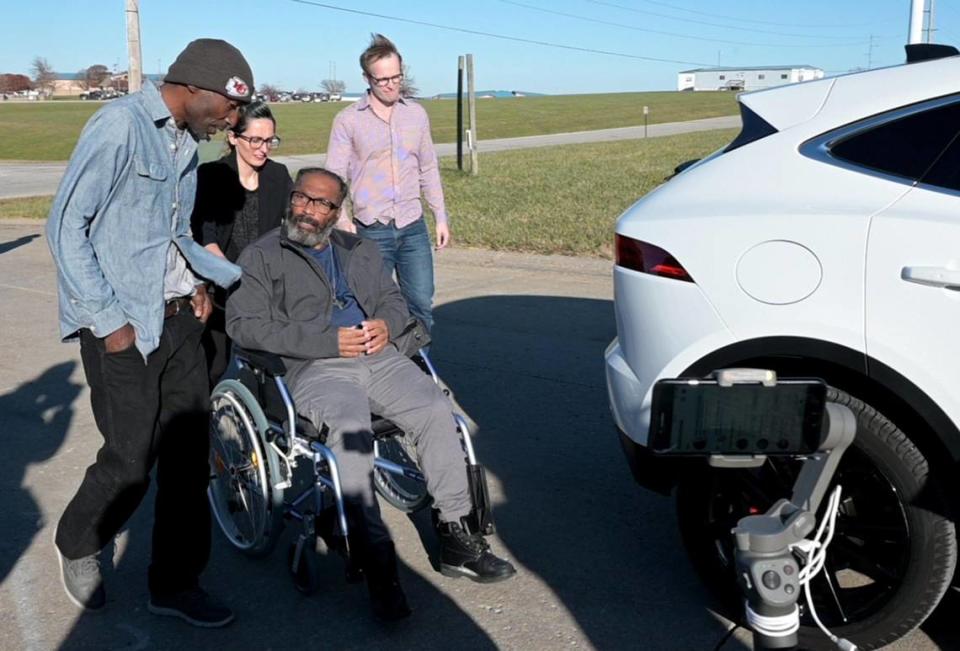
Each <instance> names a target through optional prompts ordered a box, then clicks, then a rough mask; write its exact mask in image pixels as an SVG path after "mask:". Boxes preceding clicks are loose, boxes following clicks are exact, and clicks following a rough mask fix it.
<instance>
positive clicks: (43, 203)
mask: <svg viewBox="0 0 960 651" xmlns="http://www.w3.org/2000/svg"><path fill="white" fill-rule="evenodd" d="M52 203H53V197H23V198H18V199H0V219H10V218H12V217H18V218H26V219H46V218H47V214H48V213H49V212H50V204H52Z"/></svg>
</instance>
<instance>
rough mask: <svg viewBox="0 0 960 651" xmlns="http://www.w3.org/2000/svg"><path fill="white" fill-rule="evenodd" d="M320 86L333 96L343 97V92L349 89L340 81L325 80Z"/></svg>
mask: <svg viewBox="0 0 960 651" xmlns="http://www.w3.org/2000/svg"><path fill="white" fill-rule="evenodd" d="M320 85H321V86H322V87H323V90H324V91H326V92H328V93H330V94H331V95H333V94H337V95H343V91H345V90H346V89H347V83H346V82H345V81H341V80H339V79H324V80H323V81H321V82H320Z"/></svg>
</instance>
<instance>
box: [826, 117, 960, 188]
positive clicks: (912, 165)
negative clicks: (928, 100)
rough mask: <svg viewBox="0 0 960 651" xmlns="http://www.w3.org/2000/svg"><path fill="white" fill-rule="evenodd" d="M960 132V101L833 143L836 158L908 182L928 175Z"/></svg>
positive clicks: (884, 123) (898, 119)
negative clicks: (901, 178) (907, 180)
mask: <svg viewBox="0 0 960 651" xmlns="http://www.w3.org/2000/svg"><path fill="white" fill-rule="evenodd" d="M958 130H960V102H953V103H951V104H945V105H939V106H934V107H931V108H928V109H925V110H921V111H918V112H914V113H911V114H909V115H906V116H904V117H901V118H897V119H893V120H890V121H887V122H883V123H881V124H879V125H877V126H875V127H872V128H870V129H867V130H866V131H860V132H858V133H856V134H854V135H852V136H850V137H848V138H844V139H842V140H840V141H837V142H834V143H832V144H831V146H830V153H831V155H833V156H834V157H836V158H839V159H842V160H845V161H848V162H851V163H854V164H856V165H860V166H863V167H867V168H870V169H874V170H879V171H881V172H886V173H889V174H895V175H897V176H902V177H905V178H908V179H911V180H914V181H915V180H918V179H920V178H922V177H923V176H924V174H926V173H927V171H928V170H929V169H930V166H931V165H933V163H934V161H936V160H937V158H938V157H939V156H940V154H941V153H943V151H944V149H946V147H947V145H948V144H950V142H952V141H953V139H954V137H955V136H956V135H957V132H958Z"/></svg>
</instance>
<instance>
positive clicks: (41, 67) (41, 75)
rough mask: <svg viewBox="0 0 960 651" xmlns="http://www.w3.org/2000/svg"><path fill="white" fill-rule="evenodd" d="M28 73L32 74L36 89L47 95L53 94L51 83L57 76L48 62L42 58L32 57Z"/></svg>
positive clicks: (52, 84)
mask: <svg viewBox="0 0 960 651" xmlns="http://www.w3.org/2000/svg"><path fill="white" fill-rule="evenodd" d="M30 72H32V73H33V83H34V85H35V86H36V87H37V88H38V89H40V90H41V91H42V92H44V93H46V94H48V95H49V94H52V93H53V86H54V83H53V82H54V81H56V78H57V75H56V73H54V71H53V66H51V65H50V62H49V61H47V60H46V59H45V58H43V57H39V56H38V57H34V58H33V63H31V64H30Z"/></svg>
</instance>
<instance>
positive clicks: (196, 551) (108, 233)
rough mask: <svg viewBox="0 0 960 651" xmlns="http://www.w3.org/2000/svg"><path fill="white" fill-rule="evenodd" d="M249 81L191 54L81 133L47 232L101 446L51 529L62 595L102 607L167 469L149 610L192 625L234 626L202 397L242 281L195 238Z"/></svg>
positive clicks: (230, 60)
mask: <svg viewBox="0 0 960 651" xmlns="http://www.w3.org/2000/svg"><path fill="white" fill-rule="evenodd" d="M252 92H253V75H252V73H251V71H250V66H249V65H248V64H247V62H246V60H245V59H244V57H243V55H242V54H241V53H240V51H239V50H237V49H236V48H235V47H233V46H232V45H230V44H229V43H227V42H225V41H219V40H213V39H199V40H196V41H193V42H192V43H190V44H189V45H188V46H187V48H186V49H185V50H184V51H183V52H181V54H180V55H179V57H178V58H177V60H176V61H175V62H174V63H173V65H172V66H170V70H169V71H168V73H167V76H166V83H164V85H163V86H162V87H160V88H159V89H158V88H156V87H155V86H153V85H152V84H150V83H149V82H146V83H145V84H144V88H143V90H142V91H141V92H138V93H133V94H131V95H128V96H127V97H124V98H122V99H117V100H114V101H113V102H111V103H110V104H108V105H107V106H105V107H104V108H102V109H101V110H100V111H98V112H97V113H96V114H95V115H94V116H93V117H92V118H91V119H90V121H89V122H88V123H87V125H86V127H85V128H84V130H83V133H82V134H81V136H80V140H79V142H78V143H77V147H76V149H75V150H74V152H73V155H72V156H71V158H70V162H69V164H68V166H67V171H66V174H65V175H64V177H63V180H62V182H61V183H60V188H59V190H58V191H57V196H56V198H55V199H54V202H53V207H52V209H51V211H50V217H49V220H48V221H47V239H48V242H49V245H50V250H51V252H52V254H53V258H54V261H55V263H56V266H57V272H58V275H57V279H58V285H59V297H60V334H61V336H62V337H63V338H64V339H72V338H75V337H79V339H80V354H81V358H82V360H83V369H84V373H85V374H86V377H87V382H88V384H89V385H90V400H91V403H92V406H93V413H94V417H95V419H96V422H97V426H98V427H99V429H100V433H101V434H102V436H103V439H104V442H103V445H102V447H101V448H100V451H99V452H98V453H97V458H96V461H95V462H94V463H93V465H91V466H90V467H89V468H87V472H86V475H85V477H84V479H83V482H82V483H81V485H80V488H79V489H78V490H77V494H76V495H75V496H74V498H73V499H72V500H71V502H70V503H69V504H68V505H67V508H66V510H65V511H64V513H63V516H62V517H61V519H60V522H59V524H58V527H57V532H56V535H55V544H56V547H57V554H58V558H59V561H60V568H61V576H62V579H63V584H64V587H65V589H66V591H67V596H68V597H69V598H70V599H71V601H73V602H74V603H76V604H77V605H79V606H81V607H83V608H86V609H88V610H97V609H99V608H102V607H103V605H104V603H105V601H106V595H105V591H104V588H103V583H102V578H101V574H100V566H99V562H98V560H97V557H98V553H99V551H100V550H101V549H102V548H103V547H104V546H105V545H106V544H107V543H108V542H109V541H110V540H111V539H112V538H113V537H114V536H115V535H116V534H117V532H118V531H119V530H120V528H121V527H122V526H123V525H124V524H125V523H126V521H127V520H128V519H129V517H130V516H131V515H132V514H133V512H134V510H135V509H136V508H137V506H138V505H139V504H140V501H141V500H142V499H143V496H144V494H145V493H146V492H147V489H148V487H149V481H150V471H151V470H152V468H153V466H154V465H155V464H156V465H157V498H156V506H155V519H154V530H153V552H152V560H151V564H150V570H149V589H150V601H149V604H148V608H149V610H150V611H151V612H153V613H156V614H161V615H173V616H177V617H180V618H182V619H185V620H186V621H188V622H190V623H192V624H195V625H197V626H207V627H213V626H223V625H225V624H227V623H229V622H230V621H231V620H232V619H233V613H232V612H231V611H230V610H229V609H228V608H227V607H225V606H223V605H221V604H220V603H218V602H217V601H216V600H215V599H213V598H212V597H210V596H209V595H207V594H206V593H205V592H204V591H203V590H201V589H200V587H199V584H198V578H199V575H200V573H201V572H202V570H203V568H204V566H205V565H206V563H207V559H208V557H209V553H210V513H209V507H208V506H207V500H206V495H205V493H206V487H207V482H208V478H209V467H208V464H207V457H208V445H209V443H208V435H207V428H208V414H207V409H208V404H207V401H208V394H207V390H208V385H207V371H206V361H205V357H204V354H203V350H202V348H201V346H200V334H201V332H202V331H203V328H204V322H205V321H206V319H207V317H208V316H209V315H210V311H211V307H212V306H211V302H210V298H209V296H208V295H207V292H206V288H205V286H204V282H205V281H207V280H209V281H213V282H215V283H217V284H218V285H220V286H223V287H227V286H229V285H231V284H232V283H233V282H235V281H236V280H237V278H238V277H239V275H240V270H239V268H237V267H236V266H234V265H232V264H230V263H229V262H227V261H225V260H222V259H220V258H218V257H216V256H214V255H213V254H210V253H208V252H207V251H205V250H204V249H203V248H202V247H201V246H200V245H198V244H196V243H195V242H194V240H193V238H192V237H191V234H190V225H189V222H190V214H191V212H192V210H193V201H194V193H195V189H196V169H197V140H198V139H200V138H203V139H208V138H209V137H210V136H211V135H213V134H214V133H216V132H217V131H222V130H223V129H226V128H228V127H232V126H233V124H234V123H235V122H236V109H237V107H238V106H239V105H240V104H242V103H248V102H250V100H251V97H252Z"/></svg>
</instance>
